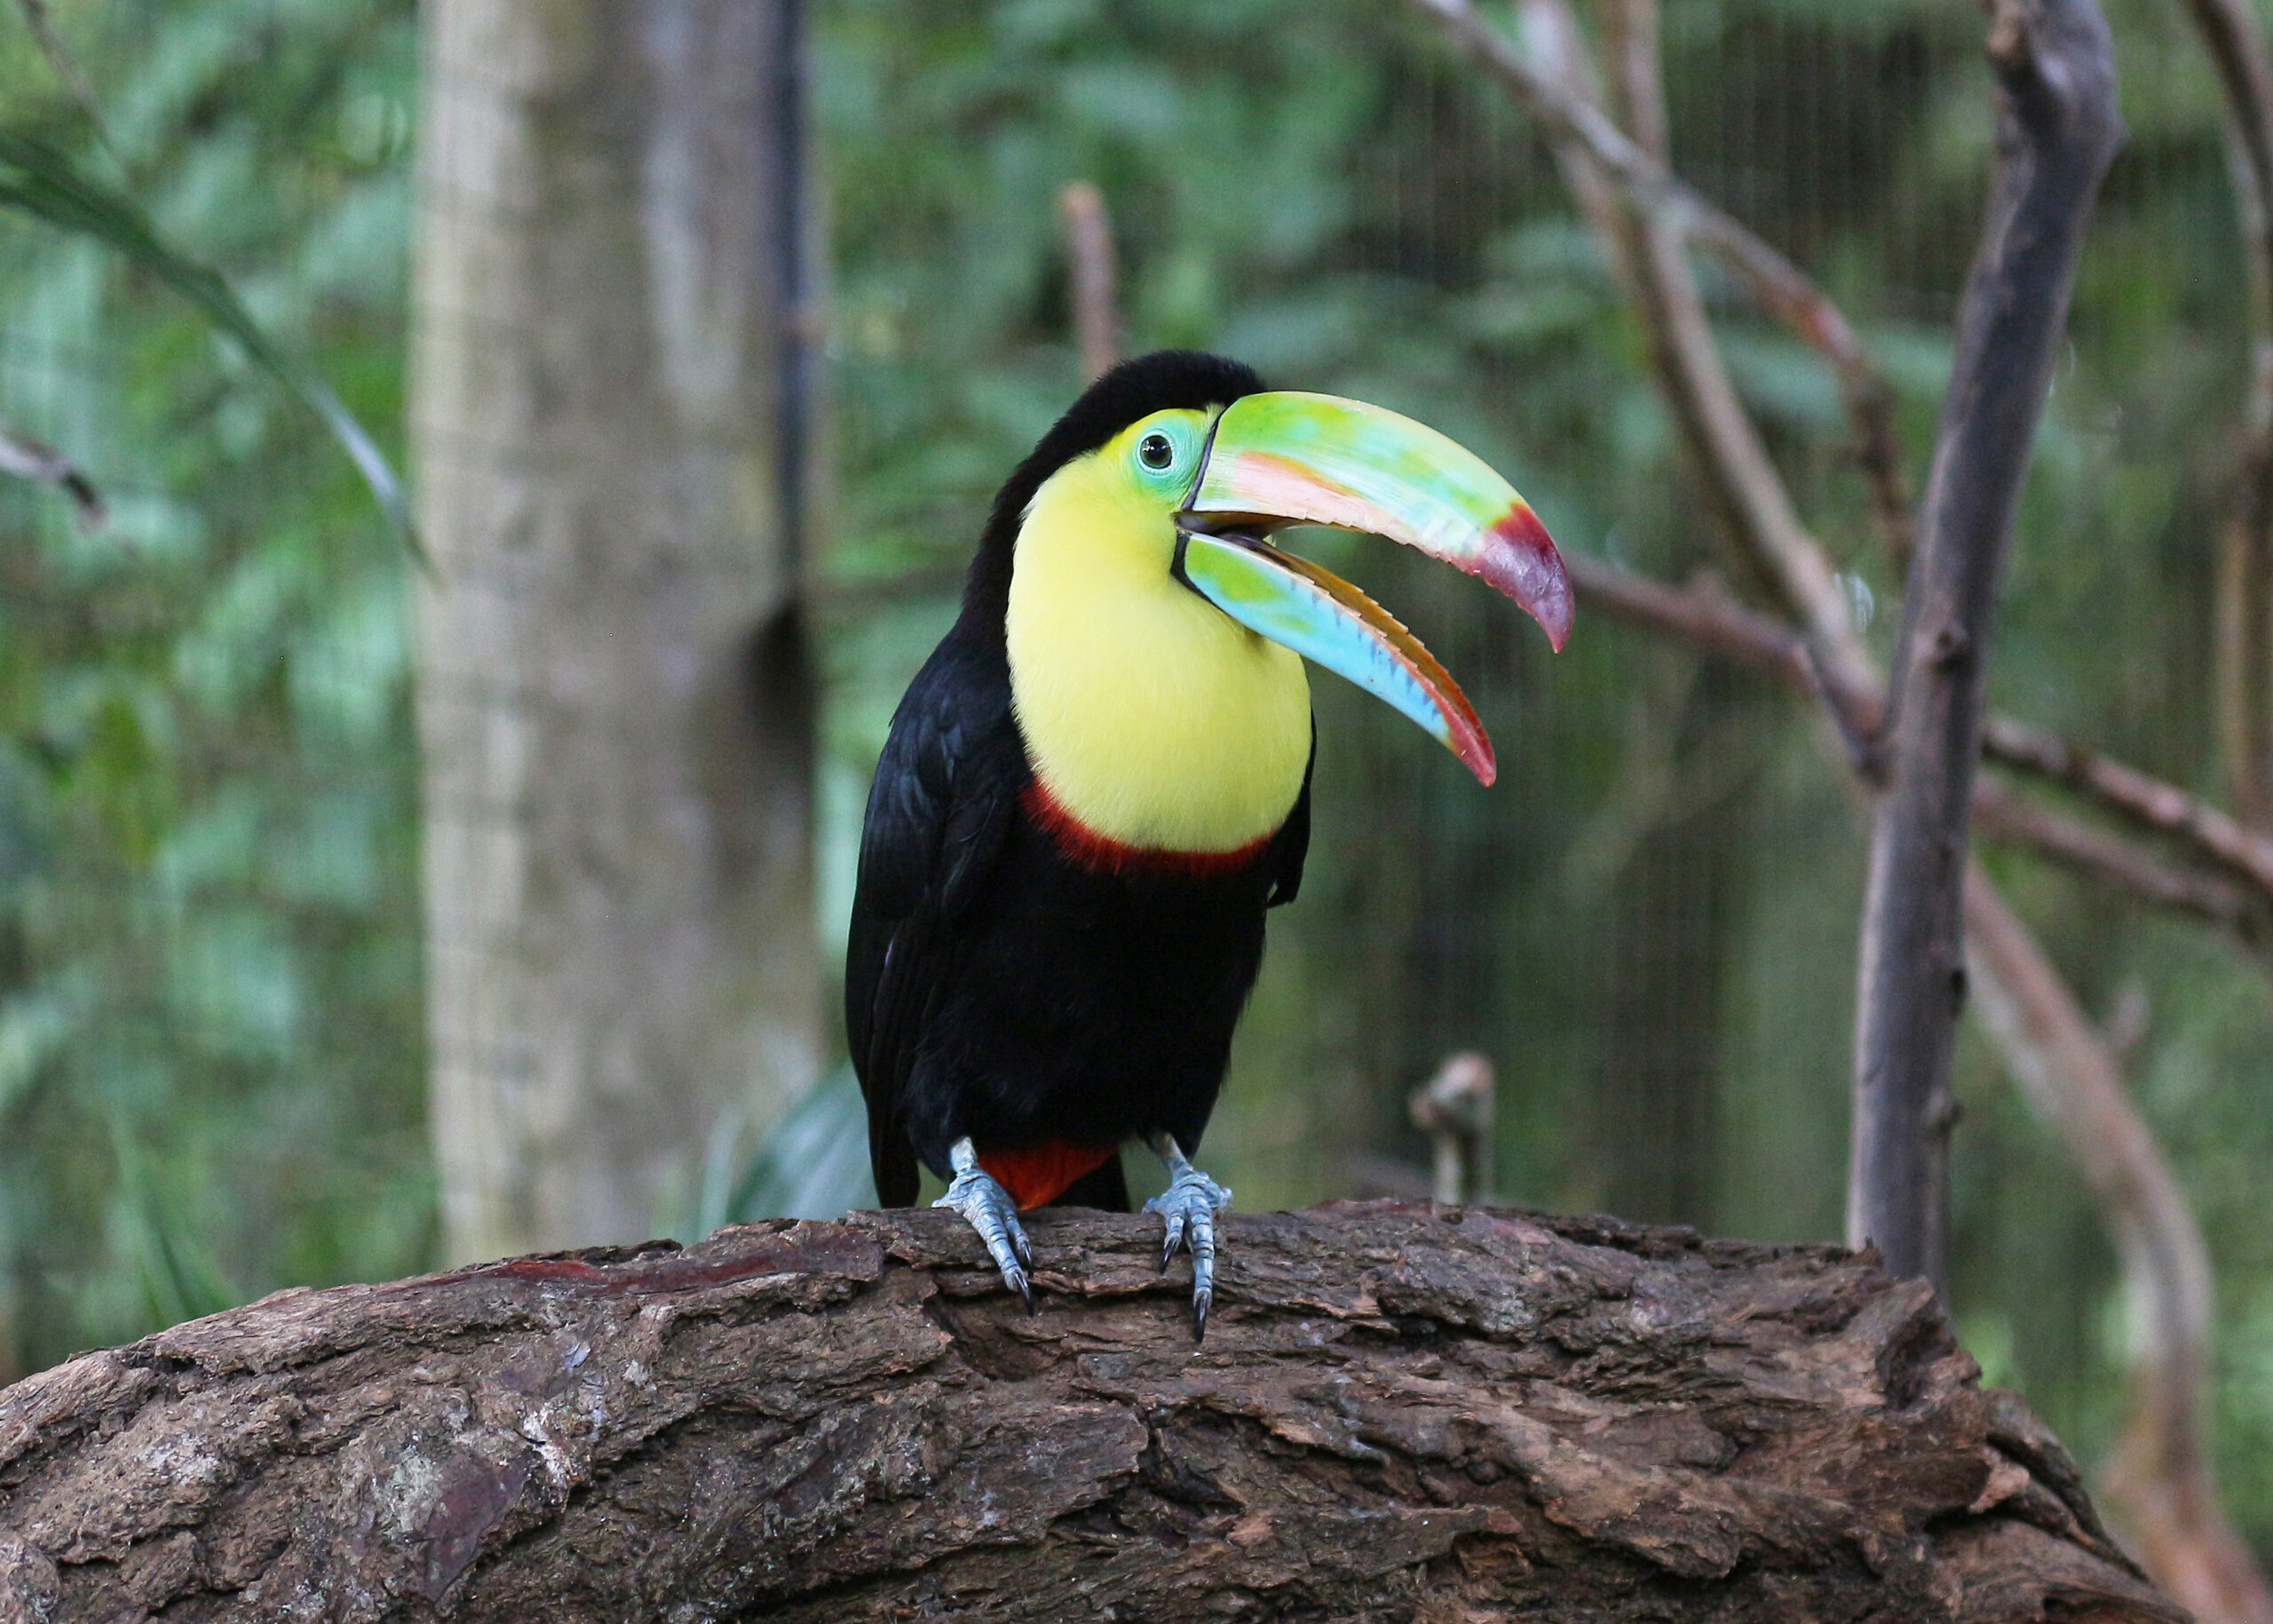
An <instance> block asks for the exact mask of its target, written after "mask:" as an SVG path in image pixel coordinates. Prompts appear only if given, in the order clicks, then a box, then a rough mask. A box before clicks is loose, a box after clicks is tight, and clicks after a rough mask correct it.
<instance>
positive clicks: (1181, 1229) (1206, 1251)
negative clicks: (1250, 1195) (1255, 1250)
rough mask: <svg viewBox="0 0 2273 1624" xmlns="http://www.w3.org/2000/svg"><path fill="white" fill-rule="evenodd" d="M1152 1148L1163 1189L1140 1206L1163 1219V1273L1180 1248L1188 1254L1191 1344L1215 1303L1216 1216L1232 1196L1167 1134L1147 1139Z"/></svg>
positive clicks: (1205, 1326)
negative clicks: (1162, 1171) (1163, 1176)
mask: <svg viewBox="0 0 2273 1624" xmlns="http://www.w3.org/2000/svg"><path fill="white" fill-rule="evenodd" d="M1152 1149H1153V1151H1154V1152H1155V1153H1157V1154H1158V1155H1159V1156H1160V1160H1161V1161H1165V1162H1167V1163H1168V1188H1167V1189H1165V1190H1163V1191H1161V1192H1160V1194H1158V1195H1156V1196H1154V1197H1153V1198H1152V1200H1149V1201H1147V1202H1145V1203H1144V1210H1145V1211H1146V1212H1157V1213H1159V1214H1160V1216H1161V1217H1162V1218H1164V1219H1166V1220H1167V1221H1168V1237H1167V1240H1166V1242H1165V1243H1164V1244H1163V1245H1162V1246H1161V1248H1160V1267H1161V1268H1162V1269H1163V1270H1165V1269H1166V1268H1167V1267H1168V1263H1169V1261H1170V1260H1171V1259H1172V1258H1174V1257H1175V1256H1176V1248H1178V1247H1179V1246H1188V1247H1189V1248H1191V1251H1192V1341H1194V1342H1198V1341H1199V1340H1200V1338H1201V1337H1203V1336H1205V1335H1208V1306H1209V1304H1211V1303H1214V1302H1215V1300H1216V1214H1217V1213H1219V1212H1221V1211H1222V1210H1223V1209H1224V1208H1226V1207H1229V1206H1230V1205H1231V1204H1232V1192H1230V1191H1229V1190H1226V1189H1225V1188H1224V1186H1223V1185H1221V1184H1217V1183H1216V1181H1215V1180H1214V1179H1212V1178H1210V1177H1208V1175H1206V1174H1205V1173H1202V1172H1201V1171H1200V1169H1199V1168H1195V1167H1193V1166H1192V1163H1191V1162H1189V1161H1185V1160H1184V1151H1183V1148H1182V1147H1181V1146H1179V1145H1177V1144H1176V1140H1175V1139H1174V1138H1172V1137H1169V1136H1168V1135H1167V1134H1164V1133H1163V1134H1154V1135H1153V1136H1152Z"/></svg>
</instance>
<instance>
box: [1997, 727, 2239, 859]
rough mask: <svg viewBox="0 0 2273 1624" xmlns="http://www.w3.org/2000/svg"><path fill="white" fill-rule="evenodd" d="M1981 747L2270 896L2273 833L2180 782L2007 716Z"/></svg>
mask: <svg viewBox="0 0 2273 1624" xmlns="http://www.w3.org/2000/svg"><path fill="white" fill-rule="evenodd" d="M1981 753H1982V755H1983V756H1984V757H1986V758H1987V759H1989V760H1991V761H1993V762H1995V763H1997V764H1999V765H2000V766H2005V767H2010V768H2012V769H2014V770H2015V771H2016V772H2030V773H2034V774H2035V775H2037V776H2039V777H2040V778H2047V779H2050V780H2054V781H2055V782H2056V783H2060V784H2064V785H2066V786H2067V787H2068V788H2071V789H2073V790H2075V791H2077V792H2078V793H2079V794H2081V795H2084V796H2087V797H2089V798H2090V800H2091V801H2092V802H2093V803H2094V804H2096V805H2098V806H2102V807H2104V808H2105V809H2107V810H2108V811H2110V812H2115V813H2118V814H2119V815H2120V816H2121V817H2123V818H2124V819H2125V820H2126V821H2128V822H2130V823H2133V824H2134V825H2136V826H2137V827H2139V828H2145V829H2151V830H2153V831H2154V832H2155V833H2157V834H2159V835H2167V836H2173V837H2174V838H2176V839H2178V840H2180V841H2182V842H2183V843H2184V844H2186V845H2188V846H2189V847H2190V848H2191V849H2192V851H2193V852H2194V853H2195V854H2196V855H2197V856H2198V857H2200V858H2203V859H2205V860H2208V861H2210V862H2213V863H2215V864H2217V865H2218V866H2219V867H2222V868H2225V869H2228V870H2229V871H2230V872H2232V873H2234V874H2237V875H2241V876H2242V877H2244V878H2245V879H2247V880H2248V881H2249V882H2250V883H2251V884H2252V885H2253V886H2254V887H2256V888H2257V889H2258V890H2259V891H2261V892H2262V893H2263V894H2264V896H2265V897H2266V899H2268V900H2269V901H2273V839H2269V838H2268V837H2266V836H2262V835H2259V834H2256V833H2254V832H2253V831H2252V830H2249V829H2245V828H2243V827H2242V826H2241V825H2240V824H2239V823H2238V822H2237V821H2236V820H2234V819H2232V818H2231V817H2229V816H2228V815H2227V814H2226V813H2224V812H2221V811H2219V810H2218V808H2216V807H2214V806H2212V805H2210V804H2208V803H2206V802H2205V801H2203V800H2202V799H2200V798H2199V797H2198V796H2192V795H2189V794H2188V793H2187V792H2186V791H2185V790H2183V789H2181V788H2178V787H2177V786H2176V785H2174V784H2170V783H2166V782H2165V781H2164V780H2161V779H2158V778H2155V777H2153V776H2152V775H2150V774H2149V773H2145V772H2140V771H2139V769H2138V768H2136V767H2132V766H2126V765H2125V764H2123V763H2122V762H2119V761H2117V760H2115V759H2113V758H2112V757H2107V756H2103V755H2101V754H2099V753H2098V752H2097V751H2095V750H2092V749H2087V748H2085V747H2084V746H2082V745H2078V744H2071V743H2070V742H2068V741H2066V740H2064V739H2061V738H2059V737H2057V736H2055V734H2052V733H2047V732H2045V731H2044V730H2043V729H2042V728H2039V727H2031V726H2030V725H2028V724H2027V723H2025V722H2016V721H2014V720H2012V719H2011V718H2010V717H2000V716H1992V717H1989V718H1988V719H1987V720H1986V721H1985V722H1984V723H1983V725H1982V731H1981Z"/></svg>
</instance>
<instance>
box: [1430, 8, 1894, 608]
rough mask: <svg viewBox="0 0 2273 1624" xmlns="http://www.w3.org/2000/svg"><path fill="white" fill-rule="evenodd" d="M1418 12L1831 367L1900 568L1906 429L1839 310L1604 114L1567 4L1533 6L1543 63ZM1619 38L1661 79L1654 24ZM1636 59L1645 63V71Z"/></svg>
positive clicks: (1461, 16)
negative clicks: (1900, 430)
mask: <svg viewBox="0 0 2273 1624" xmlns="http://www.w3.org/2000/svg"><path fill="white" fill-rule="evenodd" d="M1619 3H1620V4H1624V3H1625V0H1619ZM1414 4H1415V5H1416V6H1417V7H1418V8H1419V9H1420V10H1421V11H1422V12H1425V13H1426V14H1428V15H1429V16H1430V17H1432V18H1434V19H1435V20H1437V23H1438V25H1439V26H1440V27H1441V28H1443V29H1444V31H1445V34H1446V35H1447V36H1449V37H1450V38H1451V39H1452V40H1453V43H1454V44H1457V45H1459V46H1460V47H1461V49H1462V50H1463V51H1466V52H1467V53H1468V54H1469V56H1470V57H1471V58H1472V59H1475V61H1476V62H1477V64H1478V65H1479V66H1481V67H1483V68H1484V69H1485V72H1487V73H1489V74H1490V75H1492V76H1493V78H1495V79H1497V80H1498V81H1499V82H1500V83H1501V85H1503V86H1504V87H1505V88H1506V89H1507V90H1509V91H1510V92H1511V93H1512V94H1513V95H1514V96H1515V98H1516V99H1517V101H1518V102H1520V103H1521V104H1522V105H1523V107H1525V110H1526V111H1527V112H1528V113H1530V114H1531V115H1532V118H1534V119H1535V120H1536V121H1537V122H1538V123H1539V125H1540V131H1541V132H1542V133H1543V134H1544V135H1545V136H1546V138H1547V140H1548V146H1549V147H1550V148H1551V149H1552V150H1553V151H1554V153H1555V154H1556V160H1557V162H1559V163H1562V164H1563V165H1564V170H1565V173H1566V174H1567V173H1568V171H1569V167H1570V161H1571V160H1572V159H1573V158H1576V159H1579V160H1581V161H1582V162H1584V163H1585V164H1586V165H1587V166H1588V170H1590V171H1591V172H1592V173H1593V174H1594V175H1596V176H1597V177H1599V179H1598V180H1597V181H1596V182H1594V183H1593V184H1595V185H1597V186H1603V187H1606V188H1611V189H1614V190H1615V191H1616V192H1617V193H1618V194H1619V195H1620V198H1621V199H1622V200H1623V202H1624V204H1625V206H1626V207H1628V209H1630V210H1635V212H1637V213H1639V214H1642V215H1645V216H1647V217H1649V218H1651V219H1652V220H1654V221H1655V222H1657V223H1658V225H1659V227H1660V228H1662V229H1665V230H1667V231H1668V232H1670V233H1671V234H1673V235H1674V236H1675V238H1676V239H1677V240H1678V241H1680V242H1687V243H1690V244H1692V245H1694V246H1695V247H1697V248H1699V249H1700V250H1703V251H1705V252H1707V253H1709V254H1711V255H1712V256H1713V257H1715V259H1717V260H1719V261H1720V262H1721V263H1722V264H1723V265H1725V266H1726V267H1727V268H1728V269H1729V270H1730V271H1731V272H1733V273H1735V274H1736V275H1737V277H1738V279H1739V280H1740V281H1742V282H1743V283H1744V285H1745V287H1746V289H1748V290H1749V291H1750V293H1751V295H1752V297H1753V298H1754V300H1755V301H1757V302H1758V303H1759V304H1760V305H1761V306H1762V308H1763V309H1764V310H1766V311H1767V312H1768V313H1769V314H1770V316H1772V317H1774V318H1775V319H1776V320H1777V321H1781V322H1782V323H1783V324H1784V325H1785V326H1786V327H1787V328H1788V329H1791V331H1792V332H1793V333H1794V335H1795V336H1797V337H1799V338H1800V339H1801V341H1802V342H1803V343H1805V344H1807V345H1810V347H1811V348H1813V349H1814V350H1815V351H1816V352H1817V353H1818V354H1819V355H1821V356H1822V357H1823V358H1824V360H1826V362H1827V363H1829V365H1830V366H1831V368H1832V370H1833V375H1834V376H1836V377H1837V379H1838V382H1839V395H1840V400H1841V404H1842V406H1843V407H1844V408H1846V412H1847V417H1848V421H1849V425H1850V427H1851V428H1852V430H1853V432H1854V435H1855V456H1856V458H1857V463H1858V465H1859V466H1860V467H1861V469H1862V471H1863V474H1864V478H1865V480H1866V481H1867V482H1868V484H1869V487H1870V491H1871V506H1872V511H1873V514H1874V516H1875V517H1876V519H1877V522H1878V524H1879V527H1880V529H1881V532H1882V534H1883V535H1884V538H1885V541H1886V544H1887V546H1888V549H1889V552H1890V553H1891V554H1892V555H1893V557H1894V558H1896V560H1897V565H1899V564H1900V562H1901V561H1902V560H1904V559H1905V558H1907V556H1908V552H1909V535H1910V499H1909V494H1908V491H1907V488H1906V486H1905V479H1904V477H1903V467H1902V444H1901V440H1900V439H1899V437H1898V436H1897V434H1896V432H1895V426H1894V392H1893V390H1892V388H1891V387H1890V386H1889V384H1888V383H1887V381H1886V378H1885V376H1883V375H1882V374H1881V372H1880V371H1879V369H1878V366H1877V363H1876V362H1874V361H1873V360H1872V359H1871V355H1870V352H1869V351H1868V350H1866V349H1865V347H1864V346H1863V343H1862V341H1861V339H1859V338H1858V337H1856V334H1855V330H1854V329H1853V328H1852V327H1851V326H1849V323H1848V321H1847V318H1846V317H1845V316H1844V315H1843V314H1842V313H1841V312H1840V309H1839V307H1838V306H1837V305H1834V304H1833V303H1832V301H1831V300H1830V299H1829V298H1827V297H1825V295H1824V293H1823V291H1822V289H1819V288H1818V287H1817V286H1816V285H1815V283H1814V282H1813V281H1810V279H1809V277H1808V275H1807V273H1805V272H1803V271H1802V270H1801V269H1800V268H1799V267H1798V266H1797V265H1794V264H1793V263H1792V262H1791V260H1790V259H1788V258H1786V257H1785V256H1784V255H1783V254H1781V253H1779V252H1778V250H1776V249H1775V248H1773V247H1771V246H1770V244H1769V243H1767V242H1764V241H1762V239H1761V238H1760V237H1758V236H1757V235H1755V234H1754V233H1752V232H1751V231H1748V230H1747V229H1746V227H1745V226H1743V225H1742V224H1740V223H1739V222H1738V220H1736V219H1735V218H1733V217H1731V216H1730V215H1729V214H1728V213H1726V212H1725V211H1724V210H1721V209H1719V208H1717V207H1715V205H1714V204H1713V203H1711V202H1708V201H1707V199H1706V198H1705V197H1703V196H1702V195H1701V194H1699V193H1697V192H1696V191H1694V190H1693V189H1691V187H1689V186H1685V185H1683V183H1682V182H1681V180H1680V179H1678V178H1676V177H1675V175H1674V174H1673V173H1672V172H1671V171H1670V170H1668V169H1667V167H1666V165H1665V163H1664V162H1662V161H1661V157H1660V156H1657V155H1653V154H1652V152H1651V150H1649V149H1646V148H1645V147H1644V146H1643V144H1642V143H1639V142H1636V141H1635V140H1632V139H1628V136H1627V135H1626V133H1625V132H1624V131H1620V129H1619V128H1618V126H1617V125H1616V124H1615V123H1612V121H1611V120H1610V119H1609V118H1607V117H1605V116H1604V114H1603V113H1602V111H1601V109H1600V108H1599V107H1596V105H1595V102H1594V99H1593V95H1592V91H1591V75H1588V73H1587V72H1586V71H1585V69H1584V67H1583V58H1584V52H1583V50H1582V49H1580V48H1578V47H1577V44H1576V41H1577V35H1576V30H1575V28H1572V26H1571V25H1570V22H1569V12H1568V10H1567V8H1566V7H1565V6H1564V4H1562V0H1553V3H1552V4H1537V3H1536V0H1527V3H1526V4H1525V5H1524V7H1523V12H1524V19H1525V32H1526V34H1527V35H1530V36H1531V37H1532V41H1533V46H1534V51H1535V53H1536V56H1537V61H1536V64H1534V62H1532V61H1527V60H1526V59H1525V56H1524V53H1523V52H1522V51H1519V50H1517V47H1516V46H1515V45H1514V44H1511V43H1510V42H1509V41H1508V40H1506V39H1504V38H1502V37H1501V36H1500V35H1499V34H1498V33H1496V32H1495V31H1494V30H1493V28H1491V27H1490V25H1488V24H1487V23H1485V21H1484V20H1483V19H1482V18H1481V17H1479V16H1478V15H1477V12H1476V10H1475V8H1474V6H1473V5H1472V4H1469V0H1414ZM1617 37H1618V39H1619V40H1620V47H1619V50H1618V52H1617V54H1618V55H1619V56H1620V58H1621V59H1622V60H1623V61H1624V62H1625V63H1626V67H1624V68H1623V69H1622V70H1621V73H1620V75H1619V76H1620V77H1623V76H1624V75H1625V74H1627V73H1631V72H1635V71H1644V72H1646V73H1648V74H1650V75H1654V74H1655V62H1656V51H1655V39H1656V30H1655V28H1654V27H1651V26H1649V25H1647V24H1645V23H1643V22H1642V21H1640V20H1628V21H1627V22H1626V23H1625V24H1624V25H1623V27H1622V31H1621V32H1620V33H1619V35H1618V36H1617ZM1637 62H1641V63H1644V64H1645V66H1644V67H1641V68H1638V69H1637V67H1635V64H1636V63H1637ZM1653 99H1661V98H1653ZM1652 125H1653V130H1661V129H1662V121H1661V119H1653V121H1652ZM1656 139H1658V137H1657V135H1656V134H1654V133H1653V134H1652V135H1651V140H1656ZM1581 184H1585V183H1581Z"/></svg>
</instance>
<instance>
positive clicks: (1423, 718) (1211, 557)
mask: <svg viewBox="0 0 2273 1624" xmlns="http://www.w3.org/2000/svg"><path fill="white" fill-rule="evenodd" d="M1176 575H1177V577H1178V578H1179V579H1180V580H1182V581H1183V582H1184V584H1185V585H1186V586H1189V587H1190V588H1191V589H1192V590H1193V591H1195V592H1197V593H1199V594H1200V596H1201V597H1202V598H1206V599H1207V600H1208V602H1209V603H1211V604H1214V605H1215V606H1216V607H1217V608H1218V609H1221V610H1222V611H1223V612H1224V614H1228V615H1230V616H1231V617H1232V619H1233V620H1235V621H1237V622H1239V624H1240V625H1242V626H1245V627H1246V628H1247V630H1250V631H1253V632H1256V633H1258V634H1260V635H1261V636H1263V637H1266V638H1270V639H1271V641H1272V642H1273V643H1278V644H1280V645H1283V646H1286V647H1287V648H1291V649H1293V650H1294V651H1295V653H1296V654H1300V655H1302V656H1303V658H1304V659H1306V660H1310V661H1314V662H1315V663H1317V664H1319V665H1322V666H1324V667H1325V668H1326V669H1327V670H1329V671H1332V672H1334V674H1335V675H1337V676H1340V677H1347V678H1349V679H1350V681H1351V682H1354V683H1356V684H1357V685H1358V686H1359V687H1361V688H1363V689H1365V690H1366V692H1367V693H1372V694H1374V696H1376V697H1377V698H1380V699H1382V700H1384V701H1387V702H1388V703H1389V704H1390V706H1392V707H1393V708H1395V709H1397V710H1398V711H1400V712H1402V713H1403V714H1404V715H1406V716H1407V717H1411V718H1412V719H1413V720H1414V721H1415V722H1417V723H1419V724H1420V725H1422V727H1423V728H1425V729H1427V730H1428V732H1429V733H1431V734H1433V735H1434V736H1435V737H1436V738H1437V740H1438V741H1440V742H1442V743H1443V744H1444V745H1445V748H1446V749H1450V750H1451V751H1452V752H1453V754H1454V755H1455V756H1458V757H1460V758H1461V760H1462V761H1463V762H1465V763H1467V764H1468V768H1469V771H1470V772H1474V773H1475V774H1476V776H1477V779H1478V780H1481V781H1482V782H1484V783H1486V784H1489V783H1490V782H1491V781H1492V780H1493V779H1494V778H1496V777H1497V776H1498V775H1499V768H1498V765H1497V764H1496V763H1495V762H1494V761H1493V755H1492V741H1491V740H1490V739H1489V738H1487V737H1485V733H1484V725H1483V724H1482V723H1481V722H1479V721H1477V719H1476V712H1475V710H1474V709H1472V708H1471V707H1470V706H1469V702H1468V696H1467V695H1466V694H1464V693H1461V691H1460V685H1459V684H1457V683H1455V682H1454V681H1453V679H1452V676H1451V674H1450V673H1449V672H1447V671H1446V670H1445V668H1444V667H1443V666H1441V665H1439V664H1437V660H1436V657H1435V656H1434V655H1432V654H1430V652H1429V651H1428V650H1427V649H1425V648H1423V647H1422V646H1421V641H1420V639H1419V638H1415V637H1414V635H1413V634H1412V633H1411V632H1409V631H1407V630H1406V629H1405V628H1404V627H1403V626H1401V625H1399V624H1398V622H1397V621H1396V620H1395V619H1394V618H1393V617H1392V616H1391V615H1390V614H1389V613H1388V611H1386V610H1384V609H1383V608H1382V606H1380V605H1379V604H1377V603H1375V602H1374V600H1373V599H1372V598H1368V597H1366V595H1365V594H1364V593H1363V592H1361V591H1359V590H1358V589H1357V588H1356V587H1354V586H1351V585H1350V583H1349V582H1346V581H1344V580H1342V579H1341V578H1340V577H1339V576H1337V575H1334V574H1330V573H1329V572H1327V571H1326V570H1324V569H1321V568H1319V566H1317V565H1315V564H1312V563H1311V562H1310V561H1309V560H1308V559H1307V558H1295V556H1294V555H1293V554H1292V553H1286V552H1281V551H1279V549H1277V548H1276V547H1272V546H1271V545H1269V544H1268V543H1263V542H1258V541H1254V540H1251V539H1249V538H1247V537H1245V536H1232V535H1199V534H1195V533H1193V532H1191V531H1186V532H1184V533H1183V534H1182V535H1178V536H1177V538H1176Z"/></svg>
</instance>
